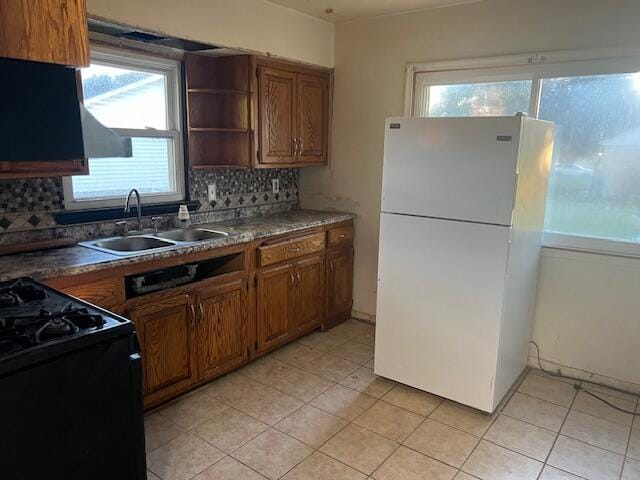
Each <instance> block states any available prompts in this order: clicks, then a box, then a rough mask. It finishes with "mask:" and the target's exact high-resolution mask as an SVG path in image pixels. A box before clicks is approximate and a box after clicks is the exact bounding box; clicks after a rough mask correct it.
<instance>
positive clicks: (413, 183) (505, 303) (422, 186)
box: [375, 115, 553, 412]
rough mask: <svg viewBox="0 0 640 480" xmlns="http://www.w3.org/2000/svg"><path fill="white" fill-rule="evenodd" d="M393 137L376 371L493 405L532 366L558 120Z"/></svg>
mask: <svg viewBox="0 0 640 480" xmlns="http://www.w3.org/2000/svg"><path fill="white" fill-rule="evenodd" d="M385 132H386V134H385V145H384V167H383V181H382V205H381V213H380V248H379V259H378V292H377V312H376V342H375V343H376V352H375V373H376V374H378V375H381V376H383V377H386V378H390V379H393V380H396V381H398V382H401V383H404V384H407V385H410V386H412V387H416V388H418V389H421V390H424V391H427V392H431V393H433V394H436V395H439V396H442V397H445V398H449V399H451V400H454V401H456V402H459V403H462V404H465V405H468V406H471V407H474V408H477V409H480V410H483V411H486V412H493V411H494V410H495V408H496V406H497V405H498V403H499V402H500V400H501V399H502V397H503V396H504V395H505V394H506V392H507V391H508V389H509V388H510V387H511V385H512V384H513V383H514V382H515V380H516V379H517V378H518V376H519V375H520V373H521V372H522V371H523V369H524V368H525V366H526V363H527V354H528V347H529V346H528V342H529V340H530V338H531V330H532V320H533V308H534V300H535V293H536V283H537V273H538V257H539V252H540V241H541V233H542V226H543V221H544V208H545V202H546V191H547V177H548V173H549V169H550V165H551V155H552V149H553V124H552V123H549V122H544V121H540V120H534V119H530V118H526V117H524V116H522V115H516V116H513V117H482V118H390V119H387V122H386V125H385Z"/></svg>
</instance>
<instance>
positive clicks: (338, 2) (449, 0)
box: [269, 0, 481, 23]
mask: <svg viewBox="0 0 640 480" xmlns="http://www.w3.org/2000/svg"><path fill="white" fill-rule="evenodd" d="M269 1H271V2H272V3H277V4H278V5H282V6H285V7H289V8H291V9H293V10H297V11H299V12H303V13H306V14H308V15H311V16H313V17H317V18H321V19H323V20H327V21H329V22H333V23H341V22H348V21H351V20H358V19H362V18H370V17H379V16H382V15H393V14H398V13H407V12H415V11H420V10H428V9H431V8H438V7H447V6H451V5H460V4H463V3H473V2H479V1H481V0H269ZM327 9H332V10H333V13H327Z"/></svg>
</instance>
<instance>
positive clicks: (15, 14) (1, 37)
mask: <svg viewBox="0 0 640 480" xmlns="http://www.w3.org/2000/svg"><path fill="white" fill-rule="evenodd" d="M0 57H8V58H17V59H20V60H32V61H35V62H46V63H57V64H60V65H69V66H75V67H85V66H87V65H89V31H88V27H87V7H86V5H85V0H0Z"/></svg>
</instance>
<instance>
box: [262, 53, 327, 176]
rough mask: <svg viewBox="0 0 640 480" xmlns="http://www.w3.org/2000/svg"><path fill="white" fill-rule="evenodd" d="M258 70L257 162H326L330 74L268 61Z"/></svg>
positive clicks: (294, 164) (304, 163)
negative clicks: (272, 64) (273, 63)
mask: <svg viewBox="0 0 640 480" xmlns="http://www.w3.org/2000/svg"><path fill="white" fill-rule="evenodd" d="M257 71H258V88H257V92H258V94H257V111H258V122H259V126H258V138H259V141H258V152H257V164H256V167H258V168H261V167H262V168H263V167H269V166H278V167H282V166H297V167H303V166H308V165H325V164H326V163H327V149H328V132H329V75H328V74H326V73H321V72H318V71H315V70H311V71H310V70H307V69H304V68H301V67H290V66H282V65H279V64H278V65H277V66H271V64H270V63H268V62H267V63H259V64H258V70H257Z"/></svg>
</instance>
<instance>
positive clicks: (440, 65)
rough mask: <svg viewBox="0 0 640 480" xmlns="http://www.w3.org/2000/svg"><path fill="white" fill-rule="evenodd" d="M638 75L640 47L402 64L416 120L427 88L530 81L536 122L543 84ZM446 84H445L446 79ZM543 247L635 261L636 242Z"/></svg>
mask: <svg viewBox="0 0 640 480" xmlns="http://www.w3.org/2000/svg"><path fill="white" fill-rule="evenodd" d="M639 71H640V48H639V47H618V48H610V49H609V48H607V49H591V50H565V51H557V52H544V53H532V54H525V55H506V56H499V57H486V58H476V59H465V60H452V61H442V62H429V63H410V64H408V65H407V75H406V87H405V102H404V114H405V116H419V115H420V114H421V112H422V111H424V110H421V109H423V108H425V107H426V106H428V93H427V94H425V91H427V89H428V87H429V86H431V85H443V84H446V85H453V84H456V83H483V82H500V81H510V80H526V79H531V82H532V83H531V101H530V104H529V115H530V116H531V117H533V118H537V117H538V111H539V106H540V105H539V103H540V93H541V90H542V80H544V79H546V78H559V77H577V76H588V75H615V74H624V73H636V72H639ZM445 79H446V80H445ZM542 244H543V246H545V247H550V248H558V249H565V250H577V251H585V252H594V253H602V254H608V255H619V256H631V257H640V242H639V243H633V242H625V241H623V240H613V239H605V238H597V237H588V236H581V235H567V234H559V233H553V232H543V236H542Z"/></svg>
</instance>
